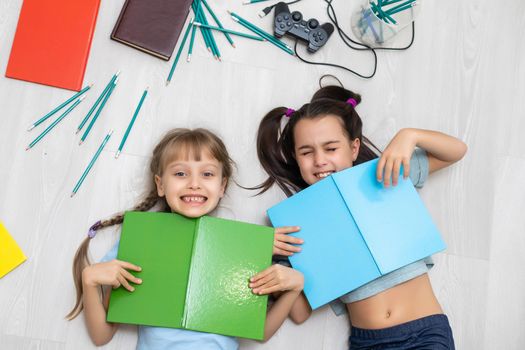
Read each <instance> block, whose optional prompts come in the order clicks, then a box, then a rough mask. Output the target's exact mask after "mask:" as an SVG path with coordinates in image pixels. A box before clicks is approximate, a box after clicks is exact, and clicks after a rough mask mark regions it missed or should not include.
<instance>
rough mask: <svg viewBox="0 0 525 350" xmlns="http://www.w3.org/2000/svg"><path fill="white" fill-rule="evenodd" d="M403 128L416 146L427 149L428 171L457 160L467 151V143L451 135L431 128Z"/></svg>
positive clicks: (441, 167)
mask: <svg viewBox="0 0 525 350" xmlns="http://www.w3.org/2000/svg"><path fill="white" fill-rule="evenodd" d="M404 130H408V131H407V132H409V133H411V134H412V135H413V136H412V137H414V138H415V143H416V146H417V147H420V148H422V149H424V150H425V151H427V155H428V161H429V173H433V172H434V171H437V170H439V169H443V168H445V167H447V166H449V165H451V164H453V163H455V162H457V161H458V160H460V159H461V158H463V156H464V155H465V153H466V152H467V145H466V144H465V143H464V142H463V141H461V140H459V139H457V138H455V137H453V136H450V135H446V134H443V133H441V132H438V131H432V130H422V129H404Z"/></svg>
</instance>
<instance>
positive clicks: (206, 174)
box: [203, 171, 213, 177]
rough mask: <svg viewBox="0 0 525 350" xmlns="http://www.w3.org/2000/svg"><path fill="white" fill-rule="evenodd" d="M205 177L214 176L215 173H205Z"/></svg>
mask: <svg viewBox="0 0 525 350" xmlns="http://www.w3.org/2000/svg"><path fill="white" fill-rule="evenodd" d="M203 175H204V176H205V177H210V176H213V173H212V172H211V171H205V172H204V174H203Z"/></svg>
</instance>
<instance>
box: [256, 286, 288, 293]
mask: <svg viewBox="0 0 525 350" xmlns="http://www.w3.org/2000/svg"><path fill="white" fill-rule="evenodd" d="M281 290H282V288H281V285H279V284H276V285H274V286H271V287H267V288H261V289H260V290H257V292H255V290H254V291H253V292H254V294H257V295H265V294H271V293H275V292H280V291H281Z"/></svg>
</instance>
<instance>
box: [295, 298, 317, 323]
mask: <svg viewBox="0 0 525 350" xmlns="http://www.w3.org/2000/svg"><path fill="white" fill-rule="evenodd" d="M311 314H312V308H311V307H310V304H308V301H307V300H306V297H305V296H304V294H303V293H302V292H301V294H299V296H298V297H297V299H295V303H294V304H293V306H292V310H291V311H290V318H291V319H292V321H294V323H295V324H301V323H303V322H304V321H306V320H307V319H308V318H309V317H310V315H311Z"/></svg>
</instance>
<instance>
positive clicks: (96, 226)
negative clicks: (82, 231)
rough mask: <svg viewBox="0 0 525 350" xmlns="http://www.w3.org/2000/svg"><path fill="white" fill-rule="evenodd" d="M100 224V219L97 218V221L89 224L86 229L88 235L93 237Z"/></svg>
mask: <svg viewBox="0 0 525 350" xmlns="http://www.w3.org/2000/svg"><path fill="white" fill-rule="evenodd" d="M100 224H101V222H100V220H99V221H97V222H95V223H94V224H93V226H91V227H90V228H89V231H88V237H89V238H93V237H95V235H96V234H97V229H98V228H99V226H100Z"/></svg>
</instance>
